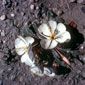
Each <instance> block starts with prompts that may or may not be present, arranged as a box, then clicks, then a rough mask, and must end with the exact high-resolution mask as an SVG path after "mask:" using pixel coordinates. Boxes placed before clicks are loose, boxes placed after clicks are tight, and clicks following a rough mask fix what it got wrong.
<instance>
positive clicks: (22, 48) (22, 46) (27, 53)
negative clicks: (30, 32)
mask: <svg viewBox="0 0 85 85" xmlns="http://www.w3.org/2000/svg"><path fill="white" fill-rule="evenodd" d="M33 42H34V39H33V38H32V37H26V38H25V39H24V38H23V37H22V36H18V38H17V39H16V40H15V50H16V52H17V54H18V55H22V57H21V62H22V63H25V64H26V65H29V66H30V67H34V66H35V64H34V60H32V58H33V52H32V50H31V47H30V45H31V44H32V43H33Z"/></svg>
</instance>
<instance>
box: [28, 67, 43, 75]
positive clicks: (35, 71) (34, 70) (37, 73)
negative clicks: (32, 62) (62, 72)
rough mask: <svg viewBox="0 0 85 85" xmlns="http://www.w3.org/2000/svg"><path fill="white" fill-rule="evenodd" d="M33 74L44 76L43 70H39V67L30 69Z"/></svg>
mask: <svg viewBox="0 0 85 85" xmlns="http://www.w3.org/2000/svg"><path fill="white" fill-rule="evenodd" d="M30 70H31V72H32V73H34V74H36V75H38V76H43V75H44V74H43V73H42V71H41V69H40V68H38V67H37V66H35V67H33V68H30Z"/></svg>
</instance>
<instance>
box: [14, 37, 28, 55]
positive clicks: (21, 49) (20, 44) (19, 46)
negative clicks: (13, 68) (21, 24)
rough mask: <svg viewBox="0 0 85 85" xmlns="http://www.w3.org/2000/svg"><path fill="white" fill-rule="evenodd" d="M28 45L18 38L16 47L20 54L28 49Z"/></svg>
mask: <svg viewBox="0 0 85 85" xmlns="http://www.w3.org/2000/svg"><path fill="white" fill-rule="evenodd" d="M26 48H27V45H26V43H25V42H24V41H23V40H21V39H20V38H17V39H16V40H15V49H16V52H17V54H18V55H22V54H23V53H24V52H25V51H26Z"/></svg>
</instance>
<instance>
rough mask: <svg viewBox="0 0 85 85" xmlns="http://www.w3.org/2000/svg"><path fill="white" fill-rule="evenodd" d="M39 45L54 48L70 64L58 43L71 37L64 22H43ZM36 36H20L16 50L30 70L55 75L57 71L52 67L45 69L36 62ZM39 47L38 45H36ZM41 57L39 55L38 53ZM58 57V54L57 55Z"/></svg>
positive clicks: (39, 32) (42, 74)
mask: <svg viewBox="0 0 85 85" xmlns="http://www.w3.org/2000/svg"><path fill="white" fill-rule="evenodd" d="M36 32H37V33H36V34H37V35H36V36H38V42H37V43H38V45H40V46H41V48H42V49H44V50H54V51H56V52H57V54H59V55H60V57H61V59H62V60H63V61H64V62H65V63H67V64H68V65H70V62H69V60H68V59H67V58H66V57H65V56H64V55H63V54H62V53H61V52H60V51H59V49H58V44H61V43H64V42H67V41H69V40H70V39H71V35H70V33H69V32H68V31H66V26H65V25H64V24H63V23H57V22H56V21H54V20H50V21H48V22H47V23H42V24H41V25H40V26H39V27H38V29H37V31H36ZM35 41H36V38H35V37H31V36H28V37H22V36H18V38H17V39H16V40H15V50H16V52H17V54H18V55H20V56H21V62H22V63H25V64H26V65H28V66H29V67H30V71H31V72H32V73H34V74H36V75H38V76H44V75H46V76H49V77H53V76H55V75H56V74H55V72H54V70H53V69H52V68H50V67H47V66H43V69H42V70H41V68H39V66H38V65H37V64H36V57H35V56H36V55H37V53H36V54H35V53H34V51H33V50H32V49H33V44H34V43H35ZM36 48H37V46H36ZM37 56H38V57H39V55H37ZM56 57H57V56H56Z"/></svg>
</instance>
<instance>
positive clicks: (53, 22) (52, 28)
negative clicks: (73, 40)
mask: <svg viewBox="0 0 85 85" xmlns="http://www.w3.org/2000/svg"><path fill="white" fill-rule="evenodd" d="M48 23H49V26H50V29H51V32H52V33H54V31H55V29H56V28H57V23H56V21H53V20H50V21H49V22H48Z"/></svg>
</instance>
